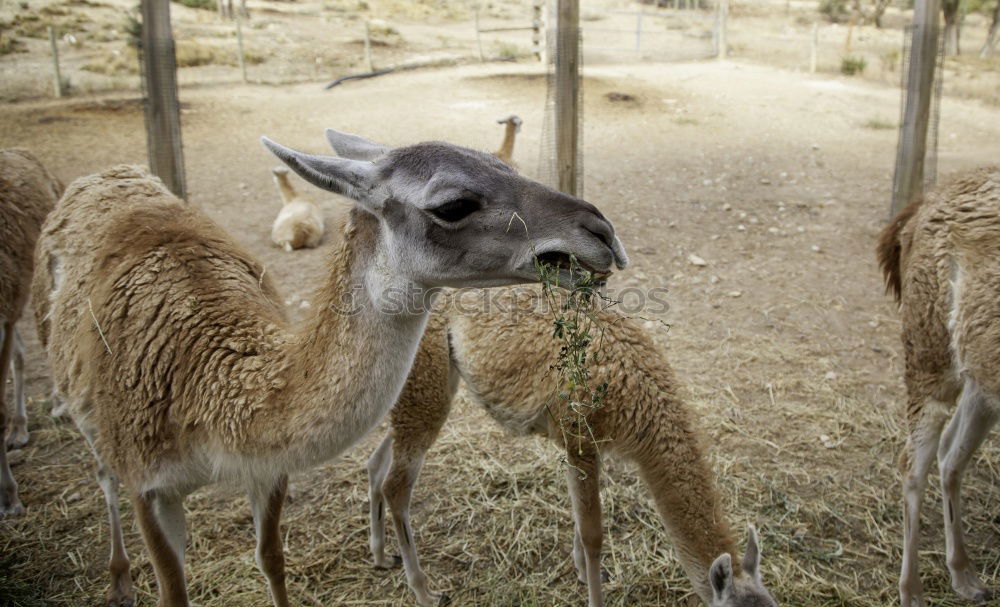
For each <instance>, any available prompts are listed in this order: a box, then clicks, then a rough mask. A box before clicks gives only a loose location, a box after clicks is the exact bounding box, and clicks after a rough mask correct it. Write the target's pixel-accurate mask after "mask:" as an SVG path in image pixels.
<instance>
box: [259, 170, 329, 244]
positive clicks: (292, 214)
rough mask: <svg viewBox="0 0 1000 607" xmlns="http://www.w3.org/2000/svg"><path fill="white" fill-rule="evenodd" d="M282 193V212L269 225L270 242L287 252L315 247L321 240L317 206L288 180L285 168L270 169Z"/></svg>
mask: <svg viewBox="0 0 1000 607" xmlns="http://www.w3.org/2000/svg"><path fill="white" fill-rule="evenodd" d="M271 173H272V174H273V175H274V183H275V185H277V186H278V192H280V193H281V200H282V205H281V211H279V212H278V216H277V217H276V218H275V219H274V225H273V226H271V241H272V242H273V243H274V244H276V245H278V246H279V247H281V248H283V249H285V250H286V251H291V250H293V249H301V248H302V247H310V248H312V247H317V246H319V243H320V241H322V240H323V213H322V212H321V211H320V210H319V207H318V206H316V203H314V202H313V201H311V200H309V199H308V198H306V197H305V196H303V195H301V194H300V193H299V192H297V191H296V190H295V188H294V187H293V186H292V183H291V181H290V180H289V178H288V169H286V168H285V167H275V168H273V169H271Z"/></svg>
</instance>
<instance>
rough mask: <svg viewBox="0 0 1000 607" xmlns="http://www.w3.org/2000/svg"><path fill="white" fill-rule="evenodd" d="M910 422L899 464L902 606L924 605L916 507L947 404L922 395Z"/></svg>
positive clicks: (918, 514) (920, 497) (900, 592)
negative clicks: (901, 508) (921, 399)
mask: <svg viewBox="0 0 1000 607" xmlns="http://www.w3.org/2000/svg"><path fill="white" fill-rule="evenodd" d="M910 409H911V410H916V411H918V413H915V414H914V417H915V419H913V420H911V422H910V435H909V437H908V438H907V441H906V447H905V449H906V451H905V452H904V460H903V461H904V465H903V566H902V571H901V572H900V576H899V596H900V602H901V604H902V607H924V605H925V603H924V590H923V585H922V584H921V583H920V556H919V554H918V550H919V546H920V509H921V502H922V501H923V497H924V490H925V489H926V488H927V473H928V472H929V471H930V467H931V464H932V463H934V454H935V453H936V452H937V447H938V441H939V439H940V438H941V428H942V426H944V421H945V414H944V412H945V411H946V410H947V405H945V404H944V403H941V402H939V401H935V400H933V399H926V400H925V401H924V402H923V403H922V406H921V407H917V408H914V407H913V406H912V404H911V407H910Z"/></svg>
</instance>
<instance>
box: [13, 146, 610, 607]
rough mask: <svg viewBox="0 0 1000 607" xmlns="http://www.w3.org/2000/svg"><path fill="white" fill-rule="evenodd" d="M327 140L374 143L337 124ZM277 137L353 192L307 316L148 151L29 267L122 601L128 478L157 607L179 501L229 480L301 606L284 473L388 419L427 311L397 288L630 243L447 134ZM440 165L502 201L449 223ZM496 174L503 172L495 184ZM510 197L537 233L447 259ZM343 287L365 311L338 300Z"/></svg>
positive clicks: (90, 195) (52, 230)
mask: <svg viewBox="0 0 1000 607" xmlns="http://www.w3.org/2000/svg"><path fill="white" fill-rule="evenodd" d="M327 137H328V139H331V140H333V141H339V140H340V139H341V138H349V139H350V141H352V142H353V143H354V144H356V145H357V144H358V142H363V141H364V140H363V139H361V138H359V137H356V136H353V135H347V134H344V133H339V132H336V131H328V132H327ZM263 143H264V144H265V146H266V147H268V148H269V149H270V150H271V151H272V152H273V153H274V154H275V155H277V156H278V157H279V158H280V159H282V160H283V161H285V162H286V163H287V164H289V166H291V167H292V168H294V169H295V170H296V171H297V172H298V173H299V174H300V175H302V176H303V177H305V178H306V179H308V180H310V181H311V182H312V183H313V184H314V185H317V186H319V187H322V188H324V189H326V190H328V191H331V192H334V193H336V194H340V195H344V196H349V197H351V198H353V200H354V204H353V206H352V208H351V212H350V214H349V216H348V217H347V219H346V221H345V222H344V223H343V224H342V225H341V226H340V229H339V230H338V231H339V233H340V236H341V238H340V239H339V242H338V245H337V246H335V247H332V248H331V251H330V253H329V263H328V272H327V276H326V278H325V279H324V281H323V283H322V284H321V285H320V287H319V288H318V290H317V292H316V295H315V297H314V301H315V302H316V305H315V306H314V307H313V311H312V315H311V316H310V318H308V319H306V320H305V321H304V322H303V323H302V325H301V326H299V327H296V328H295V329H294V330H293V329H292V328H291V327H289V324H288V322H287V319H286V317H285V313H284V310H283V309H282V307H281V304H280V302H281V298H280V297H279V296H278V293H277V291H276V290H275V289H274V286H273V285H272V283H271V280H270V278H269V277H268V276H267V273H266V272H265V268H264V266H263V265H262V264H260V263H259V262H258V261H257V260H255V259H254V258H253V257H252V256H250V255H249V254H247V253H246V252H244V251H243V250H242V249H241V248H240V247H238V246H237V245H235V244H234V243H233V241H232V239H231V238H230V237H229V236H228V235H227V234H226V233H225V231H224V230H223V229H222V228H221V227H219V226H218V225H217V224H216V223H215V222H213V221H212V220H211V219H210V218H208V217H207V216H206V215H205V214H204V213H203V212H201V211H200V210H199V209H198V208H197V207H195V206H192V205H188V204H186V203H184V202H183V201H182V200H180V199H178V198H176V197H175V196H173V195H172V194H171V193H170V192H169V191H167V189H166V188H165V187H164V185H163V183H162V182H161V181H160V180H159V179H157V178H155V177H153V176H152V175H150V174H149V172H148V171H147V170H146V169H145V168H143V167H136V166H127V165H123V166H118V167H114V168H111V169H108V170H106V171H104V172H103V173H101V174H98V175H93V176H90V177H84V178H81V179H78V180H77V181H75V182H74V183H73V184H71V185H70V187H69V188H68V190H67V192H66V195H65V196H63V198H62V199H61V200H60V202H59V204H58V205H57V207H56V209H55V210H54V211H53V212H52V213H51V214H50V215H49V217H48V218H47V220H46V222H45V224H44V227H43V230H42V234H41V236H40V237H39V241H38V245H37V247H36V265H37V266H38V267H39V268H43V269H44V270H43V271H40V272H38V273H37V274H36V276H35V278H34V280H33V286H32V292H33V294H34V299H33V301H34V312H35V318H36V322H37V323H38V324H39V334H40V335H41V336H42V339H43V342H44V343H45V344H46V347H47V351H48V356H49V362H50V365H51V366H52V371H53V380H54V383H55V386H56V389H57V391H58V393H59V394H60V395H61V396H62V397H63V400H64V402H65V403H66V407H67V410H68V412H69V413H70V414H71V416H72V418H73V420H74V422H75V423H76V425H77V426H78V428H79V429H80V430H81V432H82V434H83V435H84V437H85V438H86V439H87V441H88V443H89V444H90V446H91V447H92V450H93V451H94V454H95V456H96V459H97V463H98V465H97V477H98V481H99V483H100V485H101V488H102V490H103V491H104V493H105V499H106V502H107V505H108V511H109V517H110V521H111V524H110V528H111V544H112V550H111V559H110V567H109V570H110V573H111V587H110V590H109V593H108V598H107V604H109V605H112V606H114V607H123V606H125V605H131V604H132V603H133V602H134V600H135V592H134V589H133V588H132V583H131V576H130V572H129V561H128V558H127V555H126V554H125V547H124V541H123V533H122V526H121V522H120V517H119V512H118V497H117V490H118V484H119V481H120V482H121V483H122V484H124V485H125V487H126V489H127V490H128V495H129V498H130V499H131V502H132V506H133V513H134V514H135V516H136V518H137V520H138V522H139V527H140V529H141V531H142V534H143V540H144V543H145V545H146V548H147V550H148V553H149V556H150V560H151V562H152V564H153V568H154V571H155V573H156V578H157V582H158V587H159V595H160V605H161V607H188V605H189V602H188V596H187V585H186V582H185V580H184V553H185V545H186V534H185V522H184V508H183V500H184V497H185V496H186V495H188V494H189V493H191V492H192V491H194V490H195V489H197V488H199V487H201V486H203V485H206V484H210V483H219V482H227V483H234V484H237V485H240V486H242V487H244V488H245V489H246V491H247V493H248V496H249V498H250V505H251V510H252V512H253V519H254V527H255V532H256V535H257V540H258V544H257V553H256V557H257V558H256V560H257V563H258V566H259V567H260V568H261V570H262V572H263V573H264V574H265V576H266V578H267V580H268V583H269V587H270V590H271V596H272V599H273V603H274V605H275V606H276V607H287V606H288V605H289V600H288V595H287V589H286V584H285V573H284V556H283V548H282V545H281V544H282V537H281V533H280V531H279V524H280V512H281V504H282V502H283V500H284V496H285V492H286V490H287V475H288V474H289V473H290V472H292V471H295V470H300V469H304V468H307V467H310V466H313V465H316V464H318V463H320V462H323V461H326V460H329V459H330V458H332V457H335V456H336V455H338V454H340V453H342V452H343V451H344V450H345V449H346V448H348V447H349V446H350V445H351V444H352V443H353V442H354V441H356V440H357V439H358V438H360V437H361V436H363V435H364V434H365V433H366V432H367V431H369V430H370V429H371V428H372V427H373V426H374V425H375V424H376V423H377V422H378V421H379V420H380V419H381V417H382V416H383V415H384V414H385V413H386V412H387V411H388V409H389V408H390V407H391V405H392V404H393V403H394V402H395V401H396V399H397V398H398V396H399V392H400V391H401V389H402V386H403V383H404V382H405V380H406V377H407V373H408V372H409V369H410V366H411V364H412V361H413V357H414V355H415V353H416V350H417V346H418V345H419V342H420V337H421V335H422V333H423V330H424V326H425V324H426V321H427V317H428V312H426V311H423V310H410V309H406V310H398V309H397V308H393V307H391V306H390V304H391V303H392V302H391V301H389V298H390V297H393V296H395V294H396V293H398V292H411V291H413V290H415V289H426V288H427V287H430V286H437V283H436V282H435V281H439V280H440V281H447V282H446V283H445V284H455V285H458V286H461V285H467V286H472V285H477V284H481V283H486V284H493V283H495V282H501V283H509V282H518V281H524V280H530V279H531V278H533V277H534V273H533V272H531V271H530V270H529V267H528V265H527V263H526V262H524V261H522V259H523V258H524V257H525V254H524V252H525V251H531V250H535V249H536V248H539V247H544V246H547V243H550V242H557V243H559V246H564V247H565V253H564V254H565V255H571V254H572V255H576V256H577V257H579V258H582V259H592V260H595V261H594V262H593V263H594V264H596V265H597V266H598V269H602V268H603V271H607V270H610V264H611V263H615V262H616V260H617V259H618V257H619V256H618V255H617V254H616V251H619V250H620V251H621V255H620V257H621V258H622V259H624V250H623V249H622V247H621V243H620V242H619V241H618V240H617V239H616V238H615V237H614V231H613V227H612V226H611V224H610V223H608V222H607V220H605V219H604V218H603V216H601V215H600V213H599V211H597V210H596V209H595V208H594V207H593V206H592V205H590V204H588V203H586V202H585V201H581V200H578V199H570V198H568V197H565V195H563V194H561V193H559V192H556V191H554V190H551V189H548V188H545V187H544V186H542V185H541V184H538V183H536V182H532V181H530V180H527V179H524V178H522V177H520V176H518V175H516V173H514V172H513V171H512V170H511V169H510V168H509V167H507V166H506V165H503V164H502V163H500V162H499V161H498V160H496V159H495V158H493V157H491V156H489V155H488V154H484V153H481V152H475V151H473V150H469V149H467V148H460V147H458V146H453V145H451V144H446V143H442V142H433V143H422V144H416V145H412V146H407V147H405V148H399V149H395V150H392V151H391V152H389V153H387V154H385V156H384V157H382V158H379V159H378V160H377V161H375V162H371V161H358V160H351V159H346V158H341V157H333V156H317V155H311V154H303V153H300V152H296V151H294V150H291V149H289V148H285V147H284V146H280V145H278V144H276V143H274V142H272V141H270V140H268V139H266V138H264V139H263ZM367 145H369V146H372V147H374V146H375V144H371V143H370V142H368V144H367ZM431 179H433V180H434V182H435V183H436V184H439V185H441V184H444V185H445V186H446V187H447V186H448V185H450V187H451V189H450V190H447V191H452V190H453V189H454V188H455V185H454V184H455V183H464V182H466V181H467V180H468V179H476V180H478V181H479V182H480V183H482V184H484V187H483V190H484V192H486V194H484V195H491V194H492V198H491V199H490V202H491V204H492V206H493V207H494V208H496V209H497V210H498V211H499V213H497V214H488V213H479V214H477V215H476V216H475V217H472V218H470V219H469V220H467V221H464V222H462V223H456V224H454V225H447V226H441V225H440V224H439V223H437V222H436V221H437V220H436V217H433V216H431V214H430V213H427V212H425V211H424V210H423V209H424V208H426V207H427V206H428V205H430V204H433V203H434V202H437V204H441V201H435V200H431V201H428V200H427V198H426V197H424V194H423V193H424V192H426V184H427V183H428V182H429V181H430V180H431ZM494 183H499V184H501V186H500V187H498V188H491V187H486V186H489V185H490V184H494ZM444 202H448V200H447V199H445V200H444ZM553 208H556V209H557V211H552V209H553ZM509 213H518V214H521V215H525V216H527V217H529V218H530V219H531V220H533V221H536V222H537V223H538V224H539V225H541V226H544V227H543V228H542V229H540V230H539V231H538V234H536V235H532V236H531V237H530V238H529V237H528V236H527V235H521V234H516V235H512V236H511V237H510V238H507V239H504V240H503V241H502V242H495V241H489V242H488V243H485V244H486V245H488V246H489V249H488V250H489V251H490V252H491V253H492V255H491V256H489V257H485V258H482V259H475V260H474V261H472V262H470V261H468V260H467V259H465V258H460V259H458V260H457V261H454V260H453V257H455V256H459V257H461V256H464V255H468V254H470V253H474V252H476V249H477V248H478V247H481V246H484V242H483V238H482V236H481V233H482V232H483V231H487V232H489V231H492V230H497V229H499V228H500V226H502V225H504V224H503V223H502V216H504V215H506V214H509ZM389 214H391V221H390V220H388V219H387V215H389ZM594 230H598V231H599V232H600V235H598V233H595V231H594ZM570 237H572V242H568V241H564V240H559V238H564V239H568V238H570ZM445 242H447V243H449V244H452V245H455V244H458V246H457V247H452V248H446V247H442V246H441V244H442V243H445ZM564 242H567V243H568V244H563V243H564ZM605 260H606V261H605ZM519 262H520V263H519ZM619 265H623V262H622V263H620V264H619ZM348 297H350V298H351V302H350V303H352V304H353V305H355V306H357V307H356V308H355V309H354V311H355V312H356V313H351V314H345V313H344V312H343V305H344V304H345V303H346V302H347V298H348Z"/></svg>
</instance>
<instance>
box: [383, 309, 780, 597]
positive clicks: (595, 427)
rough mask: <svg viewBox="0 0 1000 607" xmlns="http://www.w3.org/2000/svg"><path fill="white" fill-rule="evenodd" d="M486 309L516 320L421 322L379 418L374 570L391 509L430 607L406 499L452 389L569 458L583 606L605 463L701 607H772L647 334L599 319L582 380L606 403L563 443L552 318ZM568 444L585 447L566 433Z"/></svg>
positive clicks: (411, 573)
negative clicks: (625, 467) (647, 508)
mask: <svg viewBox="0 0 1000 607" xmlns="http://www.w3.org/2000/svg"><path fill="white" fill-rule="evenodd" d="M491 301H493V300H491ZM496 301H497V305H498V306H499V308H498V309H501V310H504V311H516V312H514V313H512V314H507V313H504V314H497V313H490V312H486V311H481V310H480V311H471V312H470V311H469V310H476V309H477V306H448V308H447V309H448V310H449V312H448V314H449V316H448V318H447V319H445V317H444V316H443V314H435V315H432V316H431V319H430V322H429V323H428V327H427V330H426V332H425V334H424V338H423V341H422V342H421V344H420V348H419V349H418V351H417V356H416V359H415V360H414V363H413V368H412V370H411V371H410V376H409V379H408V380H407V383H406V386H405V387H404V388H403V392H402V394H401V395H400V398H399V402H397V403H396V406H395V407H393V409H392V411H391V413H390V420H391V427H390V429H389V432H388V433H387V435H386V437H385V439H384V440H383V441H382V443H381V445H379V447H378V448H377V449H376V450H375V452H374V453H373V454H372V456H371V458H370V459H369V460H368V478H369V483H370V485H369V491H370V499H371V502H370V505H371V510H370V516H371V537H370V544H371V549H372V553H373V556H374V559H375V565H376V566H377V567H383V568H386V567H390V566H392V565H393V564H394V563H393V562H392V561H390V560H387V559H386V556H385V551H384V546H385V517H384V516H383V512H384V503H385V502H386V501H388V503H389V507H390V510H391V513H392V517H393V522H394V524H395V529H396V538H397V539H398V540H399V544H400V552H401V553H402V557H403V566H404V567H405V569H406V578H407V582H408V583H409V585H410V588H411V589H412V590H413V592H414V593H415V594H416V597H417V602H418V603H419V604H420V605H422V606H425V607H428V606H430V605H436V604H438V601H439V599H440V595H438V594H436V593H433V592H431V591H430V590H429V589H428V585H427V576H426V575H425V574H424V572H423V571H422V570H421V568H420V562H419V560H418V557H417V550H416V546H415V545H414V539H413V532H412V530H411V528H410V517H409V507H410V497H411V495H412V492H413V488H414V486H415V485H416V482H417V476H418V474H419V473H420V468H421V466H422V465H423V462H424V455H425V454H426V453H427V451H428V449H430V447H431V445H433V444H434V440H435V439H436V438H437V436H438V433H439V432H440V430H441V427H442V426H443V425H444V422H445V419H446V418H447V417H448V413H449V411H450V410H451V403H452V399H453V397H454V394H455V391H456V389H457V386H458V380H459V379H460V378H461V379H463V380H464V381H465V383H466V385H467V386H468V389H469V395H470V397H471V398H472V400H473V401H475V402H477V403H479V404H480V405H481V406H482V407H483V408H484V409H485V410H486V411H487V413H489V414H490V415H491V416H492V417H493V418H494V419H495V420H496V421H497V422H499V423H500V424H501V425H503V426H504V427H505V428H506V429H508V430H509V431H511V432H513V433H515V434H540V435H542V436H545V437H548V438H549V439H550V440H552V441H554V442H555V443H557V444H558V445H560V446H561V447H563V448H565V449H566V457H567V460H568V464H569V465H568V467H567V469H566V476H567V480H568V483H569V492H570V496H571V498H572V504H573V514H574V517H575V520H576V526H575V533H574V538H573V561H574V563H575V565H576V570H577V574H578V576H579V579H580V581H581V582H584V583H586V584H587V586H588V589H589V594H590V602H589V604H590V607H599V606H600V605H603V598H602V592H601V565H600V555H601V544H602V537H603V532H602V529H601V496H600V492H599V487H600V472H601V455H602V452H612V453H615V454H617V455H619V456H621V457H624V458H625V459H628V460H630V461H632V462H634V463H635V464H636V465H637V466H638V468H639V474H640V475H641V476H642V479H643V481H644V482H645V484H646V486H647V487H648V488H649V491H650V493H652V497H653V500H654V501H655V503H656V506H657V509H658V510H659V513H660V516H661V517H662V518H663V523H664V526H665V527H666V529H667V532H668V533H669V534H670V537H671V538H672V540H673V542H674V546H675V547H676V549H677V556H678V558H679V559H680V561H681V565H682V566H683V568H684V571H685V572H686V573H687V576H688V578H689V579H690V580H691V583H692V584H693V585H694V589H695V591H696V592H697V593H698V595H699V596H700V597H701V598H702V600H703V601H705V603H706V604H707V605H711V606H712V607H741V606H746V607H751V606H758V607H770V606H774V605H776V603H775V602H774V599H773V598H771V596H770V594H769V593H768V591H767V590H766V589H765V588H764V586H763V584H762V582H761V578H760V570H759V560H760V559H759V550H758V543H757V537H756V533H755V532H754V530H753V529H752V528H751V529H750V531H749V536H748V542H747V551H746V555H745V556H744V557H743V559H742V563H741V561H740V558H739V554H738V552H737V547H736V542H735V541H734V540H733V536H732V533H731V532H730V528H729V523H728V522H727V518H726V515H725V513H724V512H723V508H722V500H721V499H720V497H719V494H718V492H717V491H716V488H715V479H714V478H713V476H712V471H711V469H710V467H709V465H708V461H707V460H706V458H705V455H704V452H703V449H702V445H701V443H702V439H701V436H700V433H699V431H698V429H697V427H696V423H695V419H694V415H693V414H692V412H691V410H690V409H689V408H688V407H687V406H686V405H685V404H684V402H683V401H682V400H681V399H680V398H679V397H678V396H677V381H676V380H675V379H674V374H673V370H672V369H671V368H670V364H669V363H668V362H667V360H666V357H664V355H663V353H662V351H661V349H660V348H658V347H657V346H656V344H654V343H653V340H652V339H651V338H650V336H649V334H648V333H647V332H645V331H643V330H642V329H641V328H640V327H639V326H638V325H637V324H636V323H634V322H633V321H632V320H630V319H628V318H627V317H624V316H622V315H620V314H618V313H615V312H612V311H604V312H601V313H600V314H599V318H600V321H601V325H602V326H604V327H605V331H604V334H603V337H601V338H599V339H597V338H595V340H594V341H595V344H594V345H592V347H591V349H590V352H589V354H588V358H590V357H592V356H593V355H594V353H595V350H596V349H597V345H596V342H600V355H601V360H600V362H599V363H596V364H593V365H592V367H591V368H590V374H591V379H592V380H593V383H594V385H600V384H602V383H604V382H607V392H606V394H605V395H604V398H603V400H602V406H601V407H599V408H597V409H595V410H594V411H592V412H590V413H589V414H588V418H587V421H588V423H589V425H590V428H591V430H592V432H593V437H592V438H591V439H584V440H576V439H572V438H571V439H570V440H569V441H567V440H566V434H565V433H564V430H565V427H564V426H563V425H561V423H560V422H561V420H559V419H555V418H554V417H553V413H552V412H550V406H551V405H552V404H553V403H551V402H550V401H551V400H552V396H553V395H554V394H556V393H557V392H558V388H559V381H560V380H559V379H558V378H557V377H556V374H555V373H554V372H553V371H551V370H550V369H551V368H552V366H553V365H555V364H556V363H557V362H558V359H557V357H558V351H559V344H558V342H557V341H555V340H554V339H553V338H552V321H553V319H552V316H551V315H550V314H545V313H543V312H541V311H539V309H538V304H537V301H538V298H537V297H530V296H527V295H522V296H520V297H519V296H518V295H516V294H513V293H505V294H503V295H501V296H500V299H498V300H496ZM513 314H516V316H514V317H515V318H516V320H512V318H511V317H512V315H513ZM555 406H556V407H559V406H561V405H560V404H555ZM556 417H558V414H556ZM569 431H570V432H573V433H576V434H586V431H585V430H584V429H581V428H576V427H571V429H570V430H569ZM567 443H568V444H567ZM595 443H596V445H599V446H600V452H599V451H598V449H597V447H596V446H595ZM720 555H721V556H720Z"/></svg>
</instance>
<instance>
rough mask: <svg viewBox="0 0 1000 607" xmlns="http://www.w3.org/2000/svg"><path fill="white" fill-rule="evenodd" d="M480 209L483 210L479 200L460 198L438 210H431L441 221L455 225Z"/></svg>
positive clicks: (450, 201)
mask: <svg viewBox="0 0 1000 607" xmlns="http://www.w3.org/2000/svg"><path fill="white" fill-rule="evenodd" d="M480 208H482V205H481V204H479V201H477V200H472V199H471V198H458V199H456V200H449V201H448V202H446V203H444V204H443V205H441V206H439V207H437V208H434V209H430V213H431V214H432V215H434V216H435V217H437V218H438V219H440V220H441V221H447V222H448V223H455V222H456V221H461V220H463V219H465V218H466V217H468V216H469V215H472V214H473V213H475V212H476V211H478V210H479V209H480Z"/></svg>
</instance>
